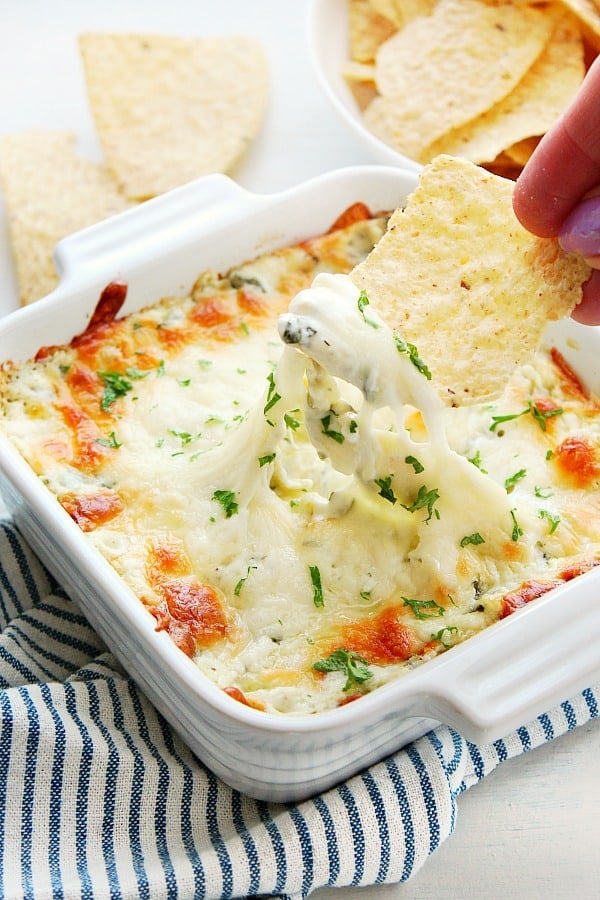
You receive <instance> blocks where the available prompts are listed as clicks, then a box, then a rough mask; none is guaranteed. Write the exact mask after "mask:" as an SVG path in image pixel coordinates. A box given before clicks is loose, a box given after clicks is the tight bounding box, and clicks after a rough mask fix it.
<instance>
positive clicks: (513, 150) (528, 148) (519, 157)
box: [504, 135, 542, 168]
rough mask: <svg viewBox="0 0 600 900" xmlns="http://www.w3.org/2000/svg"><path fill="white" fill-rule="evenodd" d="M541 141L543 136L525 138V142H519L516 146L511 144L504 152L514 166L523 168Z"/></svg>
mask: <svg viewBox="0 0 600 900" xmlns="http://www.w3.org/2000/svg"><path fill="white" fill-rule="evenodd" d="M541 139H542V136H541V135H533V136H532V137H528V138H524V140H522V141H518V142H517V143H516V144H511V145H510V147H507V148H506V150H505V151H504V152H505V153H506V156H507V157H508V158H509V159H510V160H511V161H512V162H513V163H514V164H516V165H517V166H520V167H521V168H522V167H523V166H524V165H525V163H526V162H527V161H528V160H529V158H530V156H531V154H532V153H533V151H534V150H535V148H536V147H537V145H538V144H539V142H540V140H541Z"/></svg>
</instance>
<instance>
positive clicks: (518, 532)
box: [510, 509, 523, 541]
mask: <svg viewBox="0 0 600 900" xmlns="http://www.w3.org/2000/svg"><path fill="white" fill-rule="evenodd" d="M510 515H511V518H512V520H513V529H512V532H511V538H512V540H513V541H518V540H519V538H520V537H521V536H522V535H523V529H522V528H521V526H520V525H519V523H518V522H517V516H516V510H514V509H511V511H510Z"/></svg>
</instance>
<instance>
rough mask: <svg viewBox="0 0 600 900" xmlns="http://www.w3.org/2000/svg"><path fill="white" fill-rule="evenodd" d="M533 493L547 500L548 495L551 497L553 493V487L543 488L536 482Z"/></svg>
mask: <svg viewBox="0 0 600 900" xmlns="http://www.w3.org/2000/svg"><path fill="white" fill-rule="evenodd" d="M533 493H534V494H535V496H536V497H539V499H540V500H547V499H548V497H551V496H552V494H553V491H552V488H542V487H540V486H539V484H536V485H535V487H534V488H533Z"/></svg>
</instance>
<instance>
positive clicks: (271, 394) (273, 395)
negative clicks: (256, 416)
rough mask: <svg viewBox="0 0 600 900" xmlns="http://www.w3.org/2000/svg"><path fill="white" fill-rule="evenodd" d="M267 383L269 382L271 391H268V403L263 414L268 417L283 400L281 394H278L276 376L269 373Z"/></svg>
mask: <svg viewBox="0 0 600 900" xmlns="http://www.w3.org/2000/svg"><path fill="white" fill-rule="evenodd" d="M267 381H268V382H269V390H268V391H267V402H266V403H265V407H264V409H263V413H264V414H265V415H266V414H267V413H268V412H269V410H270V409H272V408H273V407H274V406H275V404H276V403H278V402H279V401H280V400H281V394H278V393H277V389H276V387H275V376H274V375H273V373H272V372H269V374H268V375H267Z"/></svg>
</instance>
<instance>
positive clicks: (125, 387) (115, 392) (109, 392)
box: [98, 369, 147, 412]
mask: <svg viewBox="0 0 600 900" xmlns="http://www.w3.org/2000/svg"><path fill="white" fill-rule="evenodd" d="M126 375H128V376H129V377H128V378H127V377H125V376H126ZM146 375H147V372H140V371H139V369H127V370H126V372H125V374H123V373H122V372H98V376H99V377H100V378H101V379H102V382H103V383H104V395H103V397H102V400H101V401H100V409H102V410H103V411H104V412H108V411H109V409H110V407H111V406H112V404H113V403H114V402H115V400H116V399H117V398H118V397H124V396H125V394H128V393H129V391H131V390H133V385H132V383H131V381H132V380H134V379H138V378H145V377H146Z"/></svg>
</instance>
